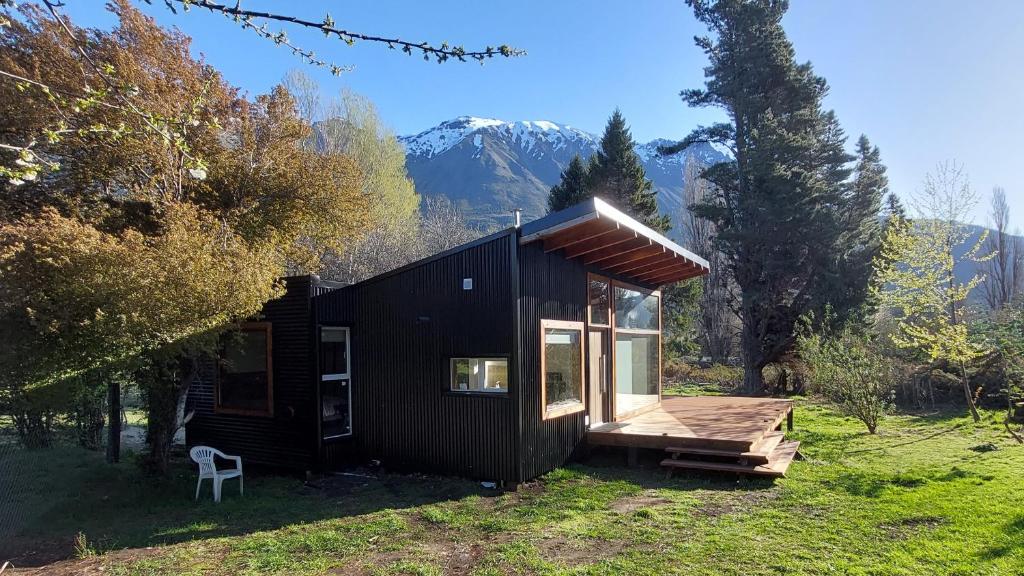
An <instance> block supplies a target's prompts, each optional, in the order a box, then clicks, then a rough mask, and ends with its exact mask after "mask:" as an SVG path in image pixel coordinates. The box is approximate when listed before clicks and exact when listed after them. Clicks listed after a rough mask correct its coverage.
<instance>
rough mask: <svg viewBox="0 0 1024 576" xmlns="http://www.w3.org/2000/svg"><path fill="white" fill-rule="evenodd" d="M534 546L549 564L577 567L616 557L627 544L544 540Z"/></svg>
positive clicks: (619, 542) (603, 541) (607, 541)
mask: <svg viewBox="0 0 1024 576" xmlns="http://www.w3.org/2000/svg"><path fill="white" fill-rule="evenodd" d="M535 545H536V546H537V550H538V552H539V553H540V556H541V557H542V558H544V559H545V560H548V561H549V562H557V563H559V564H563V565H565V566H579V565H582V564H592V563H594V562H598V561H600V560H605V559H607V558H612V557H614V556H617V555H618V554H620V553H621V552H622V551H623V550H625V548H626V546H627V543H626V542H623V541H621V540H581V539H575V538H545V539H544V540H539V541H537V542H536V543H535Z"/></svg>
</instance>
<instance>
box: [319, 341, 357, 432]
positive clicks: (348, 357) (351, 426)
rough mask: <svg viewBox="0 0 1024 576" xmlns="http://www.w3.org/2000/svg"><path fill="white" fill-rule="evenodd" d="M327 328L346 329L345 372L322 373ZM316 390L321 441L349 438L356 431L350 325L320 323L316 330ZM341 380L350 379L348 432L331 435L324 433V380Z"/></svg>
mask: <svg viewBox="0 0 1024 576" xmlns="http://www.w3.org/2000/svg"><path fill="white" fill-rule="evenodd" d="M325 328H326V329H327V330H344V331H345V364H346V366H345V368H346V369H347V370H348V371H347V372H344V373H332V374H321V373H320V372H321V368H322V367H321V366H320V347H321V346H322V345H323V333H324V329H325ZM316 347H317V349H316V364H317V366H316V373H317V376H318V378H317V382H316V391H317V397H316V401H317V406H316V413H317V428H318V432H319V434H318V436H320V442H325V441H330V440H337V439H338V438H348V437H350V436H352V434H353V433H354V432H355V410H353V409H352V328H351V327H349V326H340V325H337V324H318V325H317V331H316ZM341 380H347V381H348V432H346V433H344V434H332V435H330V436H325V435H324V390H323V383H324V382H338V381H341Z"/></svg>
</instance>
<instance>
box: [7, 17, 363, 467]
mask: <svg viewBox="0 0 1024 576" xmlns="http://www.w3.org/2000/svg"><path fill="white" fill-rule="evenodd" d="M111 10H112V11H113V12H114V14H115V15H116V16H117V17H118V19H119V24H118V26H117V27H115V28H114V29H113V30H111V31H109V32H106V31H99V30H82V29H78V28H75V27H74V26H72V25H70V24H67V23H66V22H62V21H59V20H57V19H56V18H55V17H53V16H52V15H51V16H50V17H47V16H46V14H45V13H44V12H43V11H41V10H39V9H37V8H34V7H32V6H29V7H26V8H25V10H24V12H23V14H22V17H21V18H20V19H14V18H12V20H14V21H15V23H12V26H11V30H10V31H9V32H10V34H9V35H6V36H5V37H4V40H3V41H4V42H5V50H4V51H3V52H2V54H0V70H16V71H17V72H18V74H19V75H23V76H26V77H30V78H29V80H30V82H29V83H28V84H27V85H24V84H21V85H14V86H12V85H10V84H0V110H3V111H5V112H11V113H10V114H5V115H4V116H3V118H0V133H2V134H4V136H3V137H4V138H5V139H6V138H8V137H9V138H10V139H12V140H16V141H19V142H27V141H32V140H35V144H33V151H34V152H33V154H37V155H38V156H39V157H41V158H44V159H45V160H46V161H47V162H48V163H50V164H51V165H52V166H53V167H54V168H53V171H51V172H49V173H46V174H41V175H40V176H39V177H38V178H35V179H34V180H31V181H22V182H20V183H19V182H14V181H9V182H8V183H7V184H6V186H5V188H4V189H3V195H2V196H0V206H2V210H0V216H2V228H0V270H2V271H3V278H4V280H3V282H2V283H0V290H2V291H3V303H2V307H0V325H2V326H3V328H4V332H5V334H12V335H17V337H16V338H14V339H13V342H14V343H15V344H14V345H12V346H11V347H10V348H8V349H5V350H4V351H3V353H0V364H2V365H0V372H2V373H3V375H4V376H3V381H4V387H5V390H7V391H8V394H9V396H10V397H12V398H14V397H15V396H19V395H21V396H23V395H24V394H26V393H29V392H31V391H32V390H39V389H44V388H54V387H59V386H61V385H63V384H64V383H65V382H69V381H70V380H69V379H73V378H76V377H79V376H80V375H84V374H94V373H96V372H97V371H102V370H105V369H113V368H117V369H120V368H121V367H124V365H125V364H128V365H130V366H131V367H132V368H133V369H135V370H137V371H138V373H139V374H140V375H156V374H159V375H161V378H145V377H144V378H141V380H142V381H143V382H146V383H148V385H151V386H152V388H149V389H145V390H144V391H143V392H144V393H145V395H146V396H147V398H148V399H149V408H150V425H151V427H153V426H155V427H156V429H151V430H150V435H149V439H150V441H151V444H152V447H153V453H154V454H155V455H156V456H157V458H158V459H162V458H163V456H164V455H165V454H166V448H167V446H169V442H170V438H171V436H173V432H174V429H175V428H176V426H177V425H176V423H175V418H176V414H177V411H176V408H177V406H178V405H179V404H180V401H181V399H182V398H183V396H184V393H185V392H186V391H187V385H188V382H189V381H190V377H191V375H190V371H189V370H190V367H194V365H195V358H196V355H197V354H199V353H201V352H202V351H206V350H210V349H212V348H213V347H214V346H215V345H216V342H217V340H218V335H219V334H220V333H222V332H223V331H225V330H228V329H230V328H231V326H232V324H233V322H235V321H237V320H241V319H244V318H246V317H249V316H251V315H253V314H255V313H256V312H257V311H258V310H259V309H260V308H261V307H262V305H263V304H264V303H265V302H266V301H267V300H268V299H270V298H272V297H273V296H274V295H276V294H277V293H278V292H279V287H278V284H277V279H278V278H279V277H280V276H281V275H282V274H283V273H284V272H285V271H286V270H289V269H290V270H298V271H308V272H314V271H316V267H317V266H318V265H319V263H320V261H321V259H322V257H323V255H324V253H325V252H327V251H334V252H340V251H344V249H345V248H346V247H347V246H348V245H349V244H351V242H352V241H353V240H354V239H355V238H357V237H359V236H360V235H361V234H362V231H363V230H364V229H365V227H366V226H367V225H368V224H369V222H368V220H367V218H366V208H367V205H368V199H367V197H366V196H365V195H364V194H363V193H362V181H361V173H360V170H359V167H358V165H357V164H356V163H355V162H354V161H353V160H352V159H351V158H349V157H348V156H346V155H344V154H341V153H337V152H318V151H314V150H309V149H307V148H304V147H303V143H304V142H307V141H308V140H309V139H310V138H311V137H312V133H313V132H312V127H311V126H310V125H309V123H307V122H305V121H303V120H302V119H301V118H300V117H299V116H298V115H297V114H296V111H295V103H294V101H293V99H292V98H291V96H290V95H289V94H288V92H287V91H286V90H284V89H283V88H280V87H279V88H276V89H275V90H274V91H273V92H271V93H270V94H267V95H263V96H259V97H257V98H255V99H254V100H248V99H246V98H242V97H240V96H239V95H238V93H237V90H235V89H234V88H233V87H231V86H229V85H228V84H226V83H225V82H224V81H223V79H222V78H221V77H220V76H219V75H218V74H217V73H216V72H214V71H213V70H212V69H211V68H209V67H208V66H206V65H205V64H203V63H202V62H201V61H197V60H194V59H193V58H192V57H191V56H190V54H189V46H188V40H187V38H185V37H184V36H182V35H181V34H180V33H177V32H172V31H168V30H164V29H162V28H160V27H158V26H156V24H155V23H154V22H153V21H152V20H151V19H149V18H147V17H145V16H143V15H142V14H140V13H139V12H138V11H136V10H135V9H134V8H132V7H131V5H129V4H128V3H127V2H126V1H124V0H122V1H119V2H116V3H114V4H113V5H112V7H111ZM51 14H52V13H51ZM85 39H87V41H86V40H85ZM90 86H97V87H104V88H102V90H104V91H106V94H104V96H103V97H102V98H99V99H83V98H78V99H72V100H69V101H70V102H73V103H77V104H75V106H76V108H75V109H74V110H73V111H72V110H69V109H68V108H65V107H63V106H62V105H55V103H54V100H53V98H52V97H51V95H52V94H53V93H55V92H58V91H59V93H61V94H83V93H85V92H87V90H86V89H84V88H83V87H90ZM42 87H45V89H44V88H42ZM98 90H99V89H98ZM62 102H63V101H62ZM58 104H60V103H58ZM69 112H71V113H69ZM55 126H56V127H59V132H60V133H59V134H57V135H56V136H55V137H47V138H44V139H38V138H37V136H38V135H39V134H44V135H45V134H50V133H52V132H54V131H55V129H54V127H55ZM8 141H11V140H8ZM5 160H6V159H5ZM166 378H170V380H167V379H166ZM161 464H165V462H160V463H158V465H161Z"/></svg>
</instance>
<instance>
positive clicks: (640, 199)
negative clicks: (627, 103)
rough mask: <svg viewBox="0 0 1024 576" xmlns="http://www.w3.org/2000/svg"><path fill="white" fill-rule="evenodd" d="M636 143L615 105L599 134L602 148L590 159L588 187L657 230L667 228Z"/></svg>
mask: <svg viewBox="0 0 1024 576" xmlns="http://www.w3.org/2000/svg"><path fill="white" fill-rule="evenodd" d="M635 147H636V142H634V141H633V135H632V134H630V132H629V127H628V126H626V119H625V118H624V117H623V116H622V113H621V112H620V111H619V109H618V108H616V109H615V111H614V112H612V115H611V118H609V119H608V124H607V125H606V126H605V129H604V134H603V135H602V136H601V148H600V149H599V150H598V151H597V153H595V154H594V156H593V158H592V160H591V163H590V167H589V170H588V180H589V183H588V186H587V187H588V189H589V190H590V195H591V196H598V197H601V198H603V199H605V200H607V201H609V202H611V203H612V204H614V205H615V206H617V207H618V208H619V209H620V210H622V211H624V212H626V213H627V214H629V215H630V216H632V217H634V218H636V219H637V220H639V221H640V222H642V223H643V224H646V225H647V226H649V227H651V228H653V229H654V230H657V231H658V232H666V231H668V229H669V218H668V216H665V215H662V214H660V213H659V212H658V198H657V193H656V192H655V191H654V189H653V185H652V184H651V181H650V180H648V179H647V174H646V173H645V172H644V165H643V163H642V162H640V157H639V156H637V155H636V150H635Z"/></svg>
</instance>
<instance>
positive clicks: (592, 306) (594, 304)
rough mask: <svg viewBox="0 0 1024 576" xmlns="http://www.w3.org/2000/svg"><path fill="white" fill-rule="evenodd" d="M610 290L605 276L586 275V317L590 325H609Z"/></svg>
mask: <svg viewBox="0 0 1024 576" xmlns="http://www.w3.org/2000/svg"><path fill="white" fill-rule="evenodd" d="M610 292H611V285H610V284H609V282H608V279H607V278H602V277H600V276H595V275H593V274H588V275H587V319H588V321H589V322H590V325H591V326H609V325H611V318H610V314H611V308H610V299H611V296H610Z"/></svg>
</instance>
